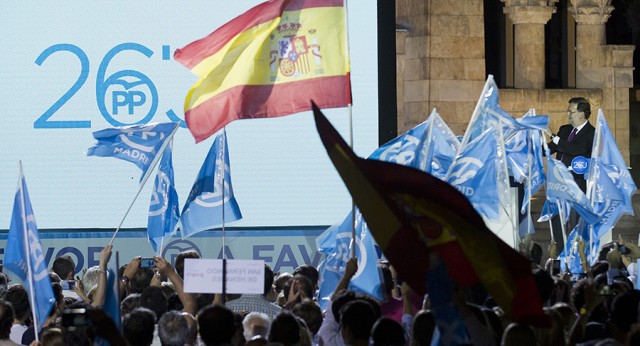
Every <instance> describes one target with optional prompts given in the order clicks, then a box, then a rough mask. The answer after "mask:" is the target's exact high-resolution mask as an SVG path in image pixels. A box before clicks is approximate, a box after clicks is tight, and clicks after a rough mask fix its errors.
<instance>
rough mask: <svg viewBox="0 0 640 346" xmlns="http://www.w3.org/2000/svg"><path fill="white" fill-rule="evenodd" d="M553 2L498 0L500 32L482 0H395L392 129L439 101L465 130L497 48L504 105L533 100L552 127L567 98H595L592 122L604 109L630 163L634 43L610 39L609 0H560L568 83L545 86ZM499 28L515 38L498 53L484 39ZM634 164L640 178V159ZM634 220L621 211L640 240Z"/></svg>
mask: <svg viewBox="0 0 640 346" xmlns="http://www.w3.org/2000/svg"><path fill="white" fill-rule="evenodd" d="M485 1H489V0H485ZM495 1H496V2H497V1H498V0H495ZM558 1H559V0H548V1H547V0H500V2H501V3H502V6H503V7H502V11H503V13H504V14H505V23H506V24H505V25H503V28H504V29H503V32H500V33H497V32H491V33H487V32H485V19H486V18H487V16H486V15H485V13H484V8H485V5H486V4H485V2H484V1H482V0H396V27H397V28H398V30H397V32H396V59H397V70H396V73H397V74H396V76H397V100H398V104H397V108H398V132H399V133H402V132H404V131H406V130H408V129H410V128H411V127H413V126H415V125H416V124H418V123H420V122H422V121H423V120H425V119H426V118H427V116H428V114H429V113H430V112H431V110H432V109H433V108H436V109H437V110H438V112H439V113H440V115H441V116H442V117H443V119H444V120H445V121H446V122H447V124H448V125H449V126H450V127H451V129H452V130H453V131H454V132H455V133H456V134H457V135H461V134H463V132H464V130H465V129H466V127H467V124H468V122H469V119H470V117H471V114H472V112H473V109H474V107H475V105H476V102H477V100H478V97H479V94H480V92H481V90H482V88H483V85H484V82H485V80H486V77H487V72H486V68H485V66H486V61H487V59H489V58H491V55H494V54H495V55H498V54H500V55H507V56H508V57H507V60H508V63H507V64H506V65H507V67H506V69H505V71H506V73H505V76H506V78H503V81H502V84H503V85H500V83H499V84H498V86H499V87H500V106H501V107H502V108H503V109H505V110H506V111H508V112H509V113H511V114H512V115H514V116H515V117H520V116H522V115H523V114H524V113H526V112H527V110H529V109H530V108H535V109H536V113H537V114H548V115H550V116H551V125H550V127H551V128H552V129H556V130H557V129H558V128H559V127H560V125H562V124H565V123H566V122H567V118H566V109H567V101H568V100H569V99H570V98H571V97H576V96H584V97H586V98H588V99H589V100H590V101H591V103H592V109H593V110H594V111H593V120H592V121H591V122H592V124H593V123H595V117H596V115H597V113H596V110H597V109H598V108H602V110H603V111H604V114H605V116H606V119H607V122H608V124H609V127H610V128H611V131H612V132H613V134H614V136H615V138H616V141H617V143H618V146H619V148H620V150H621V152H622V154H623V157H624V158H625V161H626V162H627V164H628V165H631V164H632V161H633V160H632V156H633V155H634V154H635V155H637V154H640V148H639V149H638V150H635V151H636V152H637V153H636V152H634V153H632V152H631V151H632V150H631V149H632V148H633V145H632V144H631V138H632V133H631V132H632V128H635V126H636V125H635V123H640V114H638V113H635V114H631V113H630V105H631V104H633V102H634V101H636V100H635V98H636V97H637V96H635V95H636V93H637V90H639V88H635V89H634V79H633V73H634V66H633V54H634V46H633V45H612V44H607V42H606V39H605V37H606V35H605V25H606V23H607V20H608V19H609V17H610V15H611V13H612V11H613V10H614V7H613V6H612V5H611V3H612V1H611V0H566V1H565V2H564V3H563V4H564V8H563V11H567V12H568V13H564V14H565V15H566V17H565V18H567V21H568V23H569V24H568V25H569V26H570V28H571V30H574V31H572V34H571V35H570V37H568V38H567V39H569V40H571V41H570V42H568V44H567V45H568V46H570V47H575V52H572V51H570V50H568V51H569V53H568V58H567V61H568V63H567V66H568V69H569V70H570V71H569V77H568V79H569V80H570V82H569V83H568V87H567V88H564V89H558V88H554V89H545V25H547V23H548V21H549V20H550V19H551V18H552V16H554V15H559V14H558V13H557V12H558V7H557V6H556V5H557V4H556V3H557V2H558ZM498 34H500V35H505V37H506V39H505V40H506V41H507V42H512V43H509V44H507V45H506V47H505V51H504V52H503V51H501V52H492V51H489V52H487V51H486V49H485V37H487V36H488V35H498ZM487 55H490V56H487ZM503 77H504V76H503ZM636 82H637V81H636ZM505 84H506V85H505ZM630 119H634V120H633V121H630ZM639 144H640V143H639ZM638 146H639V147H640V145H638ZM632 168H635V169H633V170H632V172H633V173H634V176H635V177H638V174H640V166H638V167H632ZM636 181H638V180H637V178H636ZM541 199H542V198H541ZM540 205H541V204H540ZM636 214H639V213H638V212H637V213H636ZM636 217H637V216H636ZM633 220H635V219H633V218H630V219H627V221H628V222H630V223H629V224H628V226H629V227H628V229H626V230H625V232H628V233H629V235H632V234H635V239H636V240H637V237H638V236H637V229H638V226H639V225H640V223H639V222H632V221H633ZM622 224H624V222H623V223H622ZM542 227H543V228H544V227H545V226H544V225H542ZM547 227H548V226H547ZM634 228H635V230H634ZM633 232H635V233H633ZM538 233H539V232H538ZM547 236H548V233H547Z"/></svg>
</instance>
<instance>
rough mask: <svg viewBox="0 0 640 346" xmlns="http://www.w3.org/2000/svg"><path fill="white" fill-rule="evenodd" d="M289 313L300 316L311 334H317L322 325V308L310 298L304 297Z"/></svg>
mask: <svg viewBox="0 0 640 346" xmlns="http://www.w3.org/2000/svg"><path fill="white" fill-rule="evenodd" d="M291 313H292V314H294V315H296V316H298V317H300V318H301V319H302V320H303V321H304V322H305V323H306V324H307V328H309V331H310V332H311V334H313V335H316V334H318V330H320V326H321V325H322V310H321V309H320V306H319V305H318V303H316V302H314V301H313V300H311V299H308V298H307V299H304V300H303V301H301V302H300V303H298V304H296V305H294V306H293V308H292V309H291Z"/></svg>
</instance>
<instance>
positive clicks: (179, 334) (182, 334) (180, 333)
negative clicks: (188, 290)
mask: <svg viewBox="0 0 640 346" xmlns="http://www.w3.org/2000/svg"><path fill="white" fill-rule="evenodd" d="M158 336H159V338H160V343H162V346H183V345H184V344H186V343H187V338H188V336H189V325H188V323H187V319H186V318H185V317H184V316H183V315H182V313H181V312H178V311H168V312H167V313H165V314H164V315H162V317H160V320H158Z"/></svg>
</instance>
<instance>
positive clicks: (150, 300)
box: [140, 286, 167, 320]
mask: <svg viewBox="0 0 640 346" xmlns="http://www.w3.org/2000/svg"><path fill="white" fill-rule="evenodd" d="M140 306H141V307H143V308H147V309H149V310H151V311H153V312H154V313H155V315H156V320H159V319H160V317H162V315H164V313H165V312H167V297H166V296H165V295H164V293H163V292H162V288H160V287H156V286H151V287H147V288H145V289H144V291H142V293H141V294H140Z"/></svg>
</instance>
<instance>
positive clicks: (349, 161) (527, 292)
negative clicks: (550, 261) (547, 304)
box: [313, 106, 546, 325]
mask: <svg viewBox="0 0 640 346" xmlns="http://www.w3.org/2000/svg"><path fill="white" fill-rule="evenodd" d="M313 113H314V116H315V121H316V127H317V129H318V133H319V134H320V138H321V139H322V142H323V144H324V146H325V148H326V149H327V153H328V154H329V157H330V158H331V161H332V162H333V164H334V166H335V167H336V169H337V170H338V173H339V174H340V176H341V177H342V180H343V181H344V182H345V184H346V186H347V188H348V189H349V192H350V193H351V195H352V196H353V199H354V201H355V203H356V205H357V206H358V208H360V211H361V212H362V215H363V216H364V218H365V220H366V221H367V225H368V226H369V229H370V230H371V233H372V234H373V237H374V238H375V240H376V242H377V243H378V245H379V246H380V248H381V249H382V251H383V252H384V254H385V256H386V257H387V258H388V259H389V261H390V262H391V264H393V266H394V268H396V270H397V271H398V275H399V276H400V277H402V278H403V279H404V280H405V281H406V282H407V283H408V284H409V285H410V286H411V288H413V289H414V290H415V291H416V292H417V293H419V294H425V293H426V291H427V288H426V287H427V285H426V278H427V273H429V271H431V270H432V269H433V266H434V263H435V262H434V256H437V257H439V259H440V260H441V261H442V262H444V263H445V265H446V267H447V272H448V274H449V276H450V277H451V279H453V281H454V282H455V283H456V284H458V285H459V286H461V287H468V286H471V285H474V284H477V283H481V284H482V285H484V287H485V288H486V290H487V292H488V293H489V294H491V295H492V296H493V297H494V299H495V300H496V302H497V303H498V304H499V305H500V306H501V307H502V308H503V309H504V311H505V313H507V314H508V315H509V317H510V318H511V319H512V320H514V321H518V322H522V323H532V324H538V325H545V324H546V318H545V317H544V314H543V312H542V304H541V302H540V297H539V295H538V291H537V288H536V284H535V281H534V279H533V275H532V274H531V264H530V262H529V261H528V260H527V259H526V258H524V257H523V256H522V255H520V254H519V253H518V252H516V251H515V250H513V249H512V248H511V247H509V245H507V244H506V243H504V242H503V241H502V240H501V239H500V238H498V236H496V235H495V234H494V233H493V232H491V230H489V229H488V228H487V226H486V225H485V223H484V221H483V220H482V217H481V216H480V215H479V214H478V213H477V212H476V211H475V209H474V208H473V206H472V205H471V203H470V202H469V200H468V199H467V198H466V197H465V196H464V195H462V194H461V193H460V192H459V191H458V190H457V189H456V188H454V187H453V186H451V185H449V184H447V183H446V182H444V181H441V180H439V179H437V178H435V177H433V176H432V175H430V174H428V173H425V172H422V171H420V170H417V169H414V168H410V167H406V166H401V165H397V164H394V163H390V162H383V161H377V160H366V159H362V158H359V157H357V156H356V155H355V154H354V153H353V151H352V150H351V149H350V148H349V146H348V145H347V143H346V142H345V141H344V140H343V139H342V138H341V137H340V134H339V133H338V132H337V131H336V130H335V129H334V128H333V126H331V123H329V121H328V120H327V119H326V118H325V117H324V115H323V114H322V112H320V110H319V109H318V108H317V107H315V106H314V107H313Z"/></svg>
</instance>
